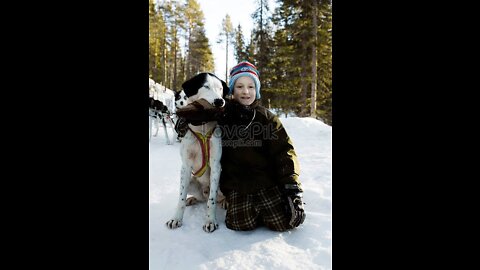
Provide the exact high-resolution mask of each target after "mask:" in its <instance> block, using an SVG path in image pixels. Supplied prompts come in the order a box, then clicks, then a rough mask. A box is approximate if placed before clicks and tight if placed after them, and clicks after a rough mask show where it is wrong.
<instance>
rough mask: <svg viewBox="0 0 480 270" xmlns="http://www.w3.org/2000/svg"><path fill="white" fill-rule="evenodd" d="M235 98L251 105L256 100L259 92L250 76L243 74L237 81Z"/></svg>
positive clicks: (234, 90)
mask: <svg viewBox="0 0 480 270" xmlns="http://www.w3.org/2000/svg"><path fill="white" fill-rule="evenodd" d="M233 88H234V89H233V98H234V99H235V100H236V101H238V102H239V103H240V104H242V105H250V104H252V103H253V102H254V101H255V98H256V96H257V93H256V91H255V82H254V81H253V79H252V78H250V77H248V76H243V77H240V78H238V79H237V80H236V81H235V85H234V86H233Z"/></svg>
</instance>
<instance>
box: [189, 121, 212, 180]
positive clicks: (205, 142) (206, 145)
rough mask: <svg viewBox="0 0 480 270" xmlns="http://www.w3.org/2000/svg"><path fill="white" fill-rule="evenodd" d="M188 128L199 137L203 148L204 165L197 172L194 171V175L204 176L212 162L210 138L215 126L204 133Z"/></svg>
mask: <svg viewBox="0 0 480 270" xmlns="http://www.w3.org/2000/svg"><path fill="white" fill-rule="evenodd" d="M188 129H189V130H190V131H191V132H192V134H193V135H195V138H197V140H198V143H199V144H200V147H201V148H202V167H200V169H199V170H198V171H197V172H192V175H193V176H195V177H200V176H202V175H203V174H204V173H205V171H206V170H207V167H208V165H209V164H210V138H212V134H213V131H214V130H215V128H212V130H210V131H209V132H207V134H205V135H203V134H202V133H200V132H195V131H193V130H192V129H191V128H190V127H188Z"/></svg>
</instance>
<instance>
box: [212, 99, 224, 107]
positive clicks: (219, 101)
mask: <svg viewBox="0 0 480 270" xmlns="http://www.w3.org/2000/svg"><path fill="white" fill-rule="evenodd" d="M213 105H214V106H215V107H223V105H225V100H223V99H222V98H216V99H215V100H214V101H213Z"/></svg>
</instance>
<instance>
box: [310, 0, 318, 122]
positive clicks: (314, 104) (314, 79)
mask: <svg viewBox="0 0 480 270" xmlns="http://www.w3.org/2000/svg"><path fill="white" fill-rule="evenodd" d="M312 34H313V47H312V100H311V106H310V116H311V117H316V116H317V115H316V111H317V1H316V0H314V1H313V28H312Z"/></svg>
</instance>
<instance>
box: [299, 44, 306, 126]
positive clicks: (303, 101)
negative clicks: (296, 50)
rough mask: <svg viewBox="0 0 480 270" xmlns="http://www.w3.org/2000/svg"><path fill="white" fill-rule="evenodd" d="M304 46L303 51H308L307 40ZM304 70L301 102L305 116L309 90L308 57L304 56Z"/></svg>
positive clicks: (302, 115) (302, 73) (302, 114)
mask: <svg viewBox="0 0 480 270" xmlns="http://www.w3.org/2000/svg"><path fill="white" fill-rule="evenodd" d="M302 47H303V50H302V51H306V50H307V48H306V42H304V43H303V44H302ZM302 57H303V58H302V71H301V74H300V76H301V78H303V80H301V82H302V96H301V100H300V104H301V106H302V110H301V111H300V116H301V117H304V116H306V115H307V108H308V107H307V106H306V105H307V91H308V83H307V80H306V78H307V59H306V57H304V56H302Z"/></svg>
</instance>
